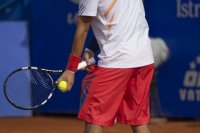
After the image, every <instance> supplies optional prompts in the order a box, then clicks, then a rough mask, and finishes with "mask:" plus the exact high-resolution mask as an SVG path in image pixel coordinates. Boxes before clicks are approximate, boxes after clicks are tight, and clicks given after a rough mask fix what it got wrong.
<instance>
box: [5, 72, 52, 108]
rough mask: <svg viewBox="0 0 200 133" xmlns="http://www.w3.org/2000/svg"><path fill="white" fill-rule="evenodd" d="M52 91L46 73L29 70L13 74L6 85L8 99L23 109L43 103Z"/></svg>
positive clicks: (50, 82)
mask: <svg viewBox="0 0 200 133" xmlns="http://www.w3.org/2000/svg"><path fill="white" fill-rule="evenodd" d="M52 89H53V82H52V79H51V78H50V76H49V75H48V74H47V73H45V72H41V71H38V70H29V69H27V70H22V71H18V72H17V73H15V74H13V75H12V76H11V77H10V78H9V79H8V81H7V85H6V93H7V95H8V97H9V99H10V100H11V101H12V102H13V103H14V104H16V105H17V106H19V107H23V108H32V107H36V106H39V105H40V104H42V103H44V101H46V100H47V99H48V97H49V95H50V94H51V93H52Z"/></svg>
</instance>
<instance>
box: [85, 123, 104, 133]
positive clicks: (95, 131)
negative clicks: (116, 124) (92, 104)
mask: <svg viewBox="0 0 200 133" xmlns="http://www.w3.org/2000/svg"><path fill="white" fill-rule="evenodd" d="M84 133H102V127H101V126H98V125H93V124H90V123H87V122H85V131H84Z"/></svg>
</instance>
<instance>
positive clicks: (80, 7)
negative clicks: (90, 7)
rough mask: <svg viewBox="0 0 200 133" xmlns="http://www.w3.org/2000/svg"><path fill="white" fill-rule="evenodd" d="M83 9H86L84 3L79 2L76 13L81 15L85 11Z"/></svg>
mask: <svg viewBox="0 0 200 133" xmlns="http://www.w3.org/2000/svg"><path fill="white" fill-rule="evenodd" d="M85 9H86V7H85V5H84V4H81V5H80V6H79V9H78V15H82V14H83V12H84V11H85Z"/></svg>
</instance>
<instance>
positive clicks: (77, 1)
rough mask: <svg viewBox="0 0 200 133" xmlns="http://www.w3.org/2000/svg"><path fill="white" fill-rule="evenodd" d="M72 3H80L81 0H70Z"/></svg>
mask: <svg viewBox="0 0 200 133" xmlns="http://www.w3.org/2000/svg"><path fill="white" fill-rule="evenodd" d="M70 1H71V2H72V3H74V4H78V3H79V0H70Z"/></svg>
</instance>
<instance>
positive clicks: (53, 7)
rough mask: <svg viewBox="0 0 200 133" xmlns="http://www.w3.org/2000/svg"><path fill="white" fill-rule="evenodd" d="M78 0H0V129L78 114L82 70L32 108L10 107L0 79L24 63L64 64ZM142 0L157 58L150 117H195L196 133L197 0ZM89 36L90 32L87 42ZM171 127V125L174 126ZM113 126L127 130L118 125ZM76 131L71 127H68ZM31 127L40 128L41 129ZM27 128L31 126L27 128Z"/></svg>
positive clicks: (199, 89)
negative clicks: (70, 82)
mask: <svg viewBox="0 0 200 133" xmlns="http://www.w3.org/2000/svg"><path fill="white" fill-rule="evenodd" d="M78 1H79V0H59V1H58V0H0V86H1V91H0V127H1V125H2V123H4V122H5V123H6V124H5V123H4V125H3V126H2V127H1V128H0V133H4V132H5V133H6V132H8V133H9V132H10V133H12V132H13V133H15V132H14V131H11V130H9V131H8V130H7V128H8V127H9V126H10V122H11V121H13V119H15V120H16V118H17V120H16V121H20V120H21V118H29V119H31V120H33V122H34V123H37V121H34V120H35V119H34V118H35V117H36V118H38V117H40V118H41V117H42V118H43V116H46V115H47V116H48V117H49V116H51V117H52V116H53V117H54V116H59V118H61V120H60V122H62V121H64V120H63V119H62V118H63V117H64V118H65V117H66V116H67V119H68V118H69V117H70V120H71V119H72V120H71V122H72V121H74V119H76V118H73V117H72V116H76V114H77V113H78V111H79V98H80V90H81V87H80V85H81V80H82V78H83V77H84V76H85V74H86V72H82V71H81V72H77V74H76V79H75V84H74V86H73V89H72V91H71V92H69V93H60V92H59V91H58V90H56V92H55V93H54V95H53V97H52V99H51V100H50V101H49V102H48V103H47V104H45V105H44V106H42V107H40V108H39V109H37V110H33V111H22V110H18V109H15V108H14V107H12V106H11V105H10V104H9V103H8V102H7V101H6V99H5V97H4V95H3V82H4V80H5V78H6V76H7V75H8V74H9V73H10V72H11V71H12V70H14V69H16V68H19V67H23V66H37V67H41V68H47V69H65V65H66V61H67V59H68V55H69V53H70V51H71V45H72V40H73V35H74V32H75V27H76V16H77V8H78ZM144 5H145V11H146V18H147V21H148V23H149V27H150V37H151V45H152V47H153V53H154V58H155V63H156V72H155V74H154V78H153V82H152V85H151V115H152V122H153V121H154V120H155V121H156V123H159V122H161V121H162V122H161V123H163V119H164V121H165V122H164V123H165V124H166V125H167V124H168V122H171V121H170V120H174V121H175V122H177V120H178V121H179V120H180V121H189V122H191V121H192V122H195V125H193V130H192V131H194V132H193V133H198V132H200V124H199V119H200V0H167V1H160V0H145V1H144ZM91 37H92V32H90V34H89V36H88V38H87V41H86V42H88V41H89V40H90V38H91ZM86 44H87V43H86ZM144 54H145V53H144ZM54 78H55V79H56V78H57V77H56V76H54ZM60 116H62V117H60ZM71 117H72V118H71ZM12 118H13V119H12ZM40 118H39V119H40ZM44 119H45V118H44ZM55 119H56V120H57V119H58V118H57V117H56V118H55ZM23 120H24V119H23ZM26 120H27V119H26ZM31 120H30V121H31ZM68 120H69V119H68ZM38 121H40V120H38ZM174 121H173V122H174ZM69 122H70V121H69ZM15 123H17V122H15ZM25 123H26V122H25ZM45 123H46V121H45ZM56 123H57V121H56ZM77 123H79V121H78V122H77ZM23 124H24V123H23ZM23 124H22V125H23ZM53 124H55V123H53ZM22 125H21V126H22ZM30 125H32V124H30ZM75 125H76V124H75ZM3 127H4V128H3ZM22 127H23V126H22ZM174 127H175V128H176V126H174ZM174 127H173V125H172V128H173V129H174ZM181 127H182V128H183V127H185V125H184V126H182V125H181ZM13 128H14V127H13ZM82 128H83V127H82ZM117 128H121V129H123V130H124V131H125V129H124V128H123V127H121V126H118V127H117ZM151 128H152V129H153V131H154V132H159V133H161V132H162V131H160V130H159V128H161V127H160V126H158V125H153V123H152V126H151ZM162 128H163V127H162ZM190 128H191V126H190ZM1 129H2V130H1ZM22 129H23V130H25V129H24V128H21V129H19V131H20V132H21V133H23V132H22ZM167 129H169V128H167ZM178 129H179V128H178ZM180 129H181V128H180ZM66 130H68V129H66ZM181 130H182V129H181ZM80 131H82V130H80ZM80 131H75V130H74V131H73V129H72V131H70V132H80ZM185 131H187V130H185ZM189 131H190V132H191V129H188V132H189ZM16 132H17V130H16ZM35 132H38V133H39V129H38V130H35ZM60 132H62V131H60ZM107 132H112V131H111V130H109V131H108V130H107ZM129 132H130V131H129ZM168 132H170V131H168ZM26 133H29V131H28V130H26ZM30 133H31V132H30ZM55 133H57V132H56V131H55ZM163 133H164V131H163ZM172 133H173V130H172ZM176 133H178V132H176ZM182 133H184V131H183V132H182ZM185 133H186V132H185Z"/></svg>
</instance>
